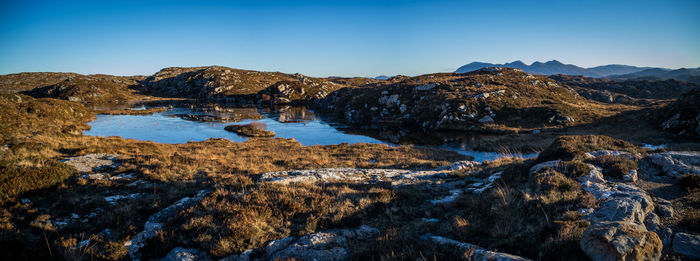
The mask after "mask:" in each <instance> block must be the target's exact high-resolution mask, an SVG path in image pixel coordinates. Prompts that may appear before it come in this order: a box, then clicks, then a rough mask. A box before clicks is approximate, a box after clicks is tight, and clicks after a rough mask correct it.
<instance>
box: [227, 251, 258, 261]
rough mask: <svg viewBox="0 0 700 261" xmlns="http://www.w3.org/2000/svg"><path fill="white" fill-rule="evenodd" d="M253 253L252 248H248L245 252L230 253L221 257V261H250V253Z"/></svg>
mask: <svg viewBox="0 0 700 261" xmlns="http://www.w3.org/2000/svg"><path fill="white" fill-rule="evenodd" d="M252 254H253V250H252V249H248V250H246V251H243V253H240V254H237V255H236V254H234V255H230V256H227V257H224V258H222V259H219V261H250V255H252Z"/></svg>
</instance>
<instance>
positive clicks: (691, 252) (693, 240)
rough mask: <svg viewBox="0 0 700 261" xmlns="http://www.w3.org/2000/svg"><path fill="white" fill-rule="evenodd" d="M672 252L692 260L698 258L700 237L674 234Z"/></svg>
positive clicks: (699, 256) (699, 254) (699, 255)
mask: <svg viewBox="0 0 700 261" xmlns="http://www.w3.org/2000/svg"><path fill="white" fill-rule="evenodd" d="M673 251H675V252H676V253H679V254H682V255H686V256H689V257H692V258H700V236H698V235H691V234H686V233H676V234H675V235H674V236H673Z"/></svg>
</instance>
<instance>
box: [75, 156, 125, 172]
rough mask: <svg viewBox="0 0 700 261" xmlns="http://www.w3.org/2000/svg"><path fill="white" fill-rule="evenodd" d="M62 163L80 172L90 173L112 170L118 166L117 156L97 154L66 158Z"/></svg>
mask: <svg viewBox="0 0 700 261" xmlns="http://www.w3.org/2000/svg"><path fill="white" fill-rule="evenodd" d="M64 163H66V164H68V165H71V166H73V167H74V168H75V169H77V170H78V171H80V172H91V171H97V170H103V169H114V168H116V167H118V166H119V162H118V160H117V155H112V154H105V153H97V154H87V155H85V156H79V157H70V158H67V159H66V160H65V161H64Z"/></svg>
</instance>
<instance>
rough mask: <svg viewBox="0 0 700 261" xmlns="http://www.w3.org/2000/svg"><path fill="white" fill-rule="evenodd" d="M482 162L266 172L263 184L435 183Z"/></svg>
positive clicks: (262, 176)
mask: <svg viewBox="0 0 700 261" xmlns="http://www.w3.org/2000/svg"><path fill="white" fill-rule="evenodd" d="M479 164H481V163H478V162H473V161H458V162H454V163H452V164H450V165H449V166H445V167H440V168H436V169H433V170H405V169H359V168H327V169H313V170H292V171H278V172H267V173H263V174H262V175H261V177H260V181H261V182H275V183H281V184H291V183H319V182H320V183H327V182H353V183H365V182H391V184H392V185H394V186H400V185H406V184H415V183H422V182H434V181H437V180H440V179H445V178H449V176H450V172H452V171H455V170H462V169H465V168H469V167H472V166H477V165H479Z"/></svg>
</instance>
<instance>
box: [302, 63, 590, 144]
mask: <svg viewBox="0 0 700 261" xmlns="http://www.w3.org/2000/svg"><path fill="white" fill-rule="evenodd" d="M588 102H589V101H587V100H585V99H583V98H580V97H579V96H578V95H577V94H576V93H575V92H574V91H572V90H569V89H567V88H565V87H562V86H560V85H559V84H557V83H556V82H555V81H553V80H551V79H548V78H546V77H544V76H535V75H530V74H527V73H525V72H522V71H520V70H517V69H509V68H485V69H482V70H478V71H475V72H471V73H467V74H458V73H455V74H430V75H422V76H417V77H412V78H401V79H392V80H389V81H383V82H381V83H377V84H376V85H370V86H366V88H344V89H341V90H338V91H336V92H334V93H332V94H330V95H328V96H327V97H326V98H324V99H322V100H321V101H320V102H319V103H318V104H316V106H315V107H316V109H317V110H319V111H321V112H324V113H327V114H331V115H333V116H335V117H337V118H338V119H341V120H343V121H345V122H346V123H350V124H353V125H359V126H362V127H364V128H374V129H381V128H387V127H388V128H408V129H422V130H426V131H433V130H468V131H481V130H483V131H486V130H489V131H495V129H496V128H495V127H494V126H492V125H494V124H496V125H505V126H510V127H518V128H520V127H528V128H537V127H543V126H560V125H572V124H574V123H580V122H585V121H587V119H588V118H589V117H591V116H593V114H592V113H591V111H586V110H581V109H580V107H578V106H574V104H578V105H581V106H584V104H586V103H588ZM542 104H548V105H547V106H542Z"/></svg>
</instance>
